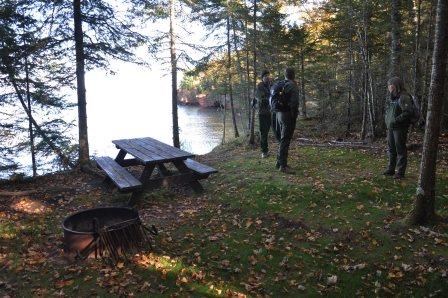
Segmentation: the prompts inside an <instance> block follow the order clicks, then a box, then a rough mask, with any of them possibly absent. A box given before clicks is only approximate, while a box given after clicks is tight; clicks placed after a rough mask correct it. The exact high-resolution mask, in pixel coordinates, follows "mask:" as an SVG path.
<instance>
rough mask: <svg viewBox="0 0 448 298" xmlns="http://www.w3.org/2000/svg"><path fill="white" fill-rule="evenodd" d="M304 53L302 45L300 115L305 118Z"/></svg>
mask: <svg viewBox="0 0 448 298" xmlns="http://www.w3.org/2000/svg"><path fill="white" fill-rule="evenodd" d="M304 56H305V53H304V50H303V47H302V48H301V51H300V82H301V84H302V88H300V89H301V90H300V91H301V92H300V95H301V97H302V98H301V105H302V109H301V110H302V116H303V117H304V118H306V96H305V57H304Z"/></svg>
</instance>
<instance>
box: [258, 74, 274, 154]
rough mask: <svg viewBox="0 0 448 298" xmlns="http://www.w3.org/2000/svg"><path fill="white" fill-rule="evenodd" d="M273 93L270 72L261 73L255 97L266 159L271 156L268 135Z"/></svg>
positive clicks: (263, 152)
mask: <svg viewBox="0 0 448 298" xmlns="http://www.w3.org/2000/svg"><path fill="white" fill-rule="evenodd" d="M270 93H271V78H270V74H269V71H267V70H264V71H263V72H262V73H261V82H260V83H258V85H257V89H256V93H255V97H256V99H257V102H258V120H259V124H260V147H261V157H262V158H266V157H267V156H268V154H269V148H268V134H269V129H270V127H271V108H270V106H269V96H270Z"/></svg>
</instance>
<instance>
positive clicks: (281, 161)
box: [277, 112, 295, 167]
mask: <svg viewBox="0 0 448 298" xmlns="http://www.w3.org/2000/svg"><path fill="white" fill-rule="evenodd" d="M277 122H278V126H279V127H280V144H279V147H278V154H277V167H285V166H287V165H288V151H289V144H290V143H291V138H292V135H293V133H294V127H293V123H294V122H295V121H293V115H292V113H291V112H278V113H277Z"/></svg>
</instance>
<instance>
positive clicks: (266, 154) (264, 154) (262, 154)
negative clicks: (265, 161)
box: [261, 152, 269, 158]
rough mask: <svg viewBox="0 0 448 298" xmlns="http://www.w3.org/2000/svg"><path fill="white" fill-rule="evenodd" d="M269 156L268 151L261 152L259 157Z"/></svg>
mask: <svg viewBox="0 0 448 298" xmlns="http://www.w3.org/2000/svg"><path fill="white" fill-rule="evenodd" d="M268 157H269V152H266V153H265V152H263V153H261V158H268Z"/></svg>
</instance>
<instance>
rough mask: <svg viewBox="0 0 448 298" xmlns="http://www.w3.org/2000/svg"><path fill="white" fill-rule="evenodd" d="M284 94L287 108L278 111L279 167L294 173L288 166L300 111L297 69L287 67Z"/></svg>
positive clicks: (284, 171)
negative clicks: (296, 79) (296, 78)
mask: <svg viewBox="0 0 448 298" xmlns="http://www.w3.org/2000/svg"><path fill="white" fill-rule="evenodd" d="M283 94H284V95H283V96H284V99H285V101H286V102H287V108H286V109H285V110H284V111H279V112H277V113H276V115H277V122H278V125H279V127H280V144H279V148H278V153H277V168H278V169H279V171H281V172H283V173H288V174H293V173H294V172H293V171H292V169H291V168H290V167H289V166H288V153H289V145H290V143H291V139H292V136H293V134H294V129H295V125H296V119H297V115H298V111H299V108H298V107H299V87H298V85H297V82H296V81H295V71H294V69H293V68H291V67H288V68H286V69H285V85H284V87H283Z"/></svg>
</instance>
